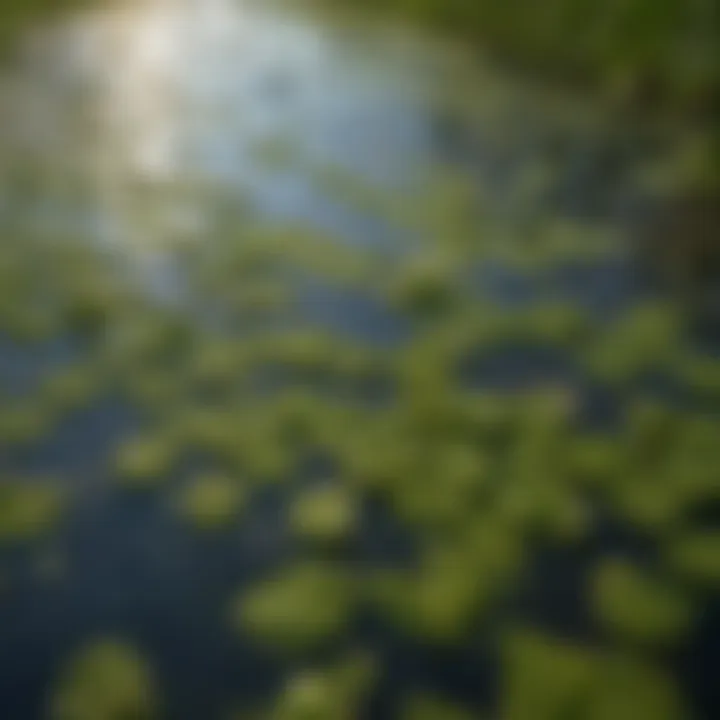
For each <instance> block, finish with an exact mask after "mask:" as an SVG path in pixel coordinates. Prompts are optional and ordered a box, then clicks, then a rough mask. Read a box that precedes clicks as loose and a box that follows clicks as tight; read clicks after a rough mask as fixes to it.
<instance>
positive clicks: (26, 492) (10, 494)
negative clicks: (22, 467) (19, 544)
mask: <svg viewBox="0 0 720 720" xmlns="http://www.w3.org/2000/svg"><path fill="white" fill-rule="evenodd" d="M64 506H65V499H64V496H63V493H62V491H61V490H60V489H59V488H58V486H57V484H56V483H55V482H53V481H50V480H47V481H46V480H42V481H40V480H36V479H24V480H20V479H19V480H5V479H3V480H1V481H0V544H2V543H7V542H13V541H18V540H19V541H26V540H33V539H35V538H37V537H39V536H42V535H44V534H45V533H47V532H48V531H49V530H50V529H52V527H53V526H54V525H55V524H56V523H57V522H58V520H59V519H60V517H61V515H62V511H63V508H64Z"/></svg>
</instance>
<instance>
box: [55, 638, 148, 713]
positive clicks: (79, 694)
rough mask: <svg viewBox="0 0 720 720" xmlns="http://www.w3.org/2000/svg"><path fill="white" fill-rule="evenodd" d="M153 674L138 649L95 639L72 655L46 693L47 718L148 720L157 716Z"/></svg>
mask: <svg viewBox="0 0 720 720" xmlns="http://www.w3.org/2000/svg"><path fill="white" fill-rule="evenodd" d="M158 702H159V701H158V697H157V690H156V687H155V680H154V678H153V673H152V671H151V670H150V668H149V666H148V664H147V662H146V661H145V659H144V658H143V657H142V656H141V655H140V654H139V653H138V651H137V650H136V649H135V648H133V647H131V646H128V645H126V644H124V643H120V642H117V641H114V640H103V641H97V642H95V643H93V644H91V645H89V646H88V647H86V648H84V649H82V650H81V651H80V652H79V653H78V654H77V655H76V656H75V657H73V658H71V659H70V661H69V662H68V664H67V666H66V667H65V668H64V669H63V671H62V673H61V674H60V677H59V678H58V680H57V682H56V685H55V688H54V690H53V692H52V695H51V703H50V708H49V717H50V718H52V720H129V719H130V718H132V720H151V719H152V718H155V717H158V716H159V704H158Z"/></svg>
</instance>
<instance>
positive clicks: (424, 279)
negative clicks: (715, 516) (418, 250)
mask: <svg viewBox="0 0 720 720" xmlns="http://www.w3.org/2000/svg"><path fill="white" fill-rule="evenodd" d="M458 285H459V279H458V278H457V277H456V275H455V273H454V272H453V266H452V261H451V260H450V258H449V257H447V256H445V255H440V254H437V253H436V254H427V255H420V256H419V257H417V258H415V259H413V260H412V261H410V262H408V263H406V264H405V265H403V266H402V267H401V269H400V272H399V275H398V277H396V278H395V281H394V286H393V287H392V288H391V290H390V299H391V301H392V302H393V303H395V304H397V305H398V306H399V307H401V308H402V309H404V310H407V311H409V312H413V313H418V314H433V313H437V312H439V311H443V310H446V309H448V307H449V306H450V304H451V303H452V302H453V300H454V299H456V297H457V294H458Z"/></svg>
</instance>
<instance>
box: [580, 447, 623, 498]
mask: <svg viewBox="0 0 720 720" xmlns="http://www.w3.org/2000/svg"><path fill="white" fill-rule="evenodd" d="M623 463H624V457H623V453H622V448H621V446H620V443H619V442H618V440H617V438H614V437H611V436H605V435H579V436H575V437H573V438H572V440H571V443H570V444H569V446H568V473H569V477H570V478H571V479H572V480H573V481H576V482H578V483H580V484H581V485H587V486H591V487H596V486H597V487H605V486H607V485H609V484H611V483H613V482H615V481H616V480H618V479H619V476H620V473H621V472H622V469H623Z"/></svg>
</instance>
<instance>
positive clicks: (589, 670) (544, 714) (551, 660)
mask: <svg viewBox="0 0 720 720" xmlns="http://www.w3.org/2000/svg"><path fill="white" fill-rule="evenodd" d="M597 666H598V661H597V658H596V656H595V655H594V654H593V652H592V651H591V650H590V649H587V648H584V647H582V646H579V645H576V644H572V643H570V642H569V641H566V640H563V639H562V638H555V637H549V636H545V635H543V634H541V633H540V632H539V631H536V630H515V631H513V632H512V633H510V634H509V635H508V636H507V637H506V638H505V639H504V642H503V647H502V673H503V682H502V700H501V713H502V717H503V718H506V720H553V718H558V717H563V716H570V715H573V714H575V713H578V714H579V715H580V716H581V717H585V715H584V713H585V712H586V711H587V710H588V709H589V708H590V706H589V704H588V699H589V697H590V694H591V691H592V689H593V684H594V682H595V679H596V673H597V670H598V667H597Z"/></svg>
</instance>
